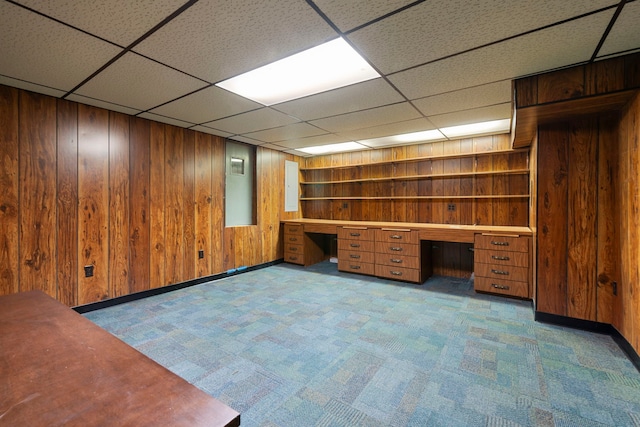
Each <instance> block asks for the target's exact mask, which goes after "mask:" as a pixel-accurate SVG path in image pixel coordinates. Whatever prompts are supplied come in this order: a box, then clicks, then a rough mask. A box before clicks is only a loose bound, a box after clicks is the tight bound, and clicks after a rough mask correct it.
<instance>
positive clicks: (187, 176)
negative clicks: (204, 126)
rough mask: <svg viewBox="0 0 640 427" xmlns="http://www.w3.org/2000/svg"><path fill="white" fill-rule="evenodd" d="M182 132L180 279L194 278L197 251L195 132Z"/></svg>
mask: <svg viewBox="0 0 640 427" xmlns="http://www.w3.org/2000/svg"><path fill="white" fill-rule="evenodd" d="M183 133H184V162H183V163H184V166H183V167H184V169H183V177H184V178H183V179H184V182H183V187H184V191H183V193H182V197H183V202H182V204H183V209H184V211H183V215H182V218H183V223H184V226H183V233H184V234H183V242H184V243H183V246H184V249H183V251H184V252H183V259H184V272H183V274H182V275H181V279H180V280H181V281H185V280H191V279H194V278H195V277H197V276H196V270H197V266H196V260H197V259H198V256H197V255H198V253H197V250H196V229H195V214H196V198H195V197H196V195H195V192H196V187H195V184H196V183H195V161H196V159H195V157H196V134H195V132H194V131H192V130H189V129H186V130H184V131H183Z"/></svg>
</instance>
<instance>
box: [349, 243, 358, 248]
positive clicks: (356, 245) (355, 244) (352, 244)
mask: <svg viewBox="0 0 640 427" xmlns="http://www.w3.org/2000/svg"><path fill="white" fill-rule="evenodd" d="M349 246H351V247H352V248H359V247H360V245H359V244H357V243H351V244H350V245H349Z"/></svg>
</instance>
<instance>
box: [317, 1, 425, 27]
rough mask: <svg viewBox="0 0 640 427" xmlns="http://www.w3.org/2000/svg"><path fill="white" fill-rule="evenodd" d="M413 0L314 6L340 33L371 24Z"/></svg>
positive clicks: (334, 3) (329, 3)
mask: <svg viewBox="0 0 640 427" xmlns="http://www.w3.org/2000/svg"><path fill="white" fill-rule="evenodd" d="M413 2H414V0H350V1H344V0H315V2H314V3H315V4H316V5H317V6H318V7H319V8H320V10H322V12H323V13H324V14H325V15H327V17H328V18H329V19H330V20H331V22H333V23H334V24H336V26H337V27H338V28H340V30H341V31H349V30H351V29H353V28H356V27H358V26H360V25H363V24H366V23H367V22H371V21H373V20H375V19H376V18H379V17H381V16H384V15H386V14H388V13H391V12H393V11H394V10H397V9H400V8H402V7H404V6H406V5H408V4H411V3H413Z"/></svg>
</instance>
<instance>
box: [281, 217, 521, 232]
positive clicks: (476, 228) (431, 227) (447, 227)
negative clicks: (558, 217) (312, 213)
mask: <svg viewBox="0 0 640 427" xmlns="http://www.w3.org/2000/svg"><path fill="white" fill-rule="evenodd" d="M282 222H283V223H289V224H302V225H319V226H336V227H371V228H395V229H409V230H417V231H452V232H454V231H456V230H457V231H460V232H466V233H468V232H472V233H496V234H518V235H522V236H531V235H532V234H533V231H532V230H531V228H529V227H517V226H499V225H458V224H427V223H417V222H383V221H343V220H332V219H312V218H299V219H290V220H285V221H282Z"/></svg>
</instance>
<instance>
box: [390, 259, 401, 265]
mask: <svg viewBox="0 0 640 427" xmlns="http://www.w3.org/2000/svg"><path fill="white" fill-rule="evenodd" d="M391 262H395V263H396V264H402V260H401V259H397V258H391Z"/></svg>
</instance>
